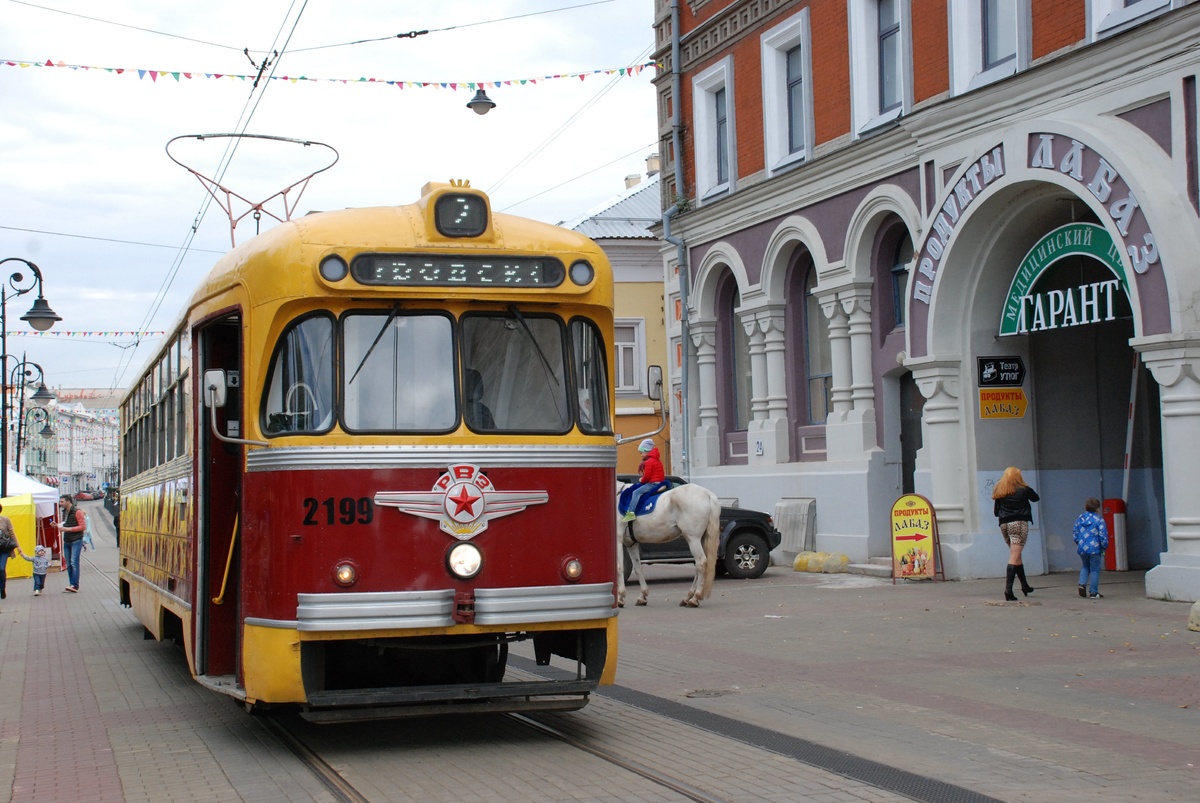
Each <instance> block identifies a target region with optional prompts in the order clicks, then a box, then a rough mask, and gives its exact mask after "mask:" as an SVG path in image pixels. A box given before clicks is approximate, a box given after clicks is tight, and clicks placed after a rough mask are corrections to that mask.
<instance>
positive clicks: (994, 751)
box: [617, 566, 1200, 803]
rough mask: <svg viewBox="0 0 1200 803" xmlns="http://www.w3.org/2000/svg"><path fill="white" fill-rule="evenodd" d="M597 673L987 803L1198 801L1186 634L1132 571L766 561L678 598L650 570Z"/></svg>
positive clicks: (1197, 665) (1196, 667)
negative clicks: (943, 573)
mask: <svg viewBox="0 0 1200 803" xmlns="http://www.w3.org/2000/svg"><path fill="white" fill-rule="evenodd" d="M649 571H650V573H651V574H652V575H653V576H656V577H657V578H658V579H657V581H656V582H653V583H652V584H651V602H650V605H649V606H648V607H646V608H633V609H629V608H627V609H625V610H624V611H623V612H622V614H621V659H620V669H619V671H618V673H617V683H618V685H620V686H625V687H629V688H633V689H637V690H639V691H643V692H647V693H650V694H654V695H658V696H661V697H665V698H668V699H673V700H677V701H684V702H686V703H687V704H688V705H690V706H694V707H697V708H701V709H704V710H707V711H711V712H714V713H718V714H722V715H725V716H728V717H732V718H735V719H739V720H744V721H749V722H754V723H756V724H758V725H761V726H764V727H767V728H771V729H773V730H777V731H780V732H781V733H786V734H791V735H793V736H798V737H803V738H804V739H808V740H811V741H813V742H817V743H819V744H822V745H825V746H829V747H834V748H839V749H842V750H845V751H847V752H849V753H853V754H855V755H857V756H862V757H865V758H869V759H872V760H875V761H879V762H882V763H885V764H888V765H889V766H893V767H898V768H903V769H906V770H908V771H910V772H916V773H919V774H927V775H929V776H930V777H933V778H938V779H941V780H943V781H946V782H948V783H952V784H955V785H958V786H962V787H965V788H967V789H970V790H974V791H976V792H979V793H982V794H986V795H990V796H993V797H996V798H1000V799H1003V800H1028V801H1056V802H1058V803H1061V802H1062V801H1075V800H1080V801H1083V800H1095V799H1103V800H1105V801H1110V800H1131V801H1132V800H1138V801H1150V800H1153V801H1194V800H1198V799H1200V791H1198V790H1200V682H1198V681H1200V633H1196V632H1193V631H1189V630H1188V629H1187V620H1188V613H1189V610H1190V605H1189V604H1187V603H1178V602H1162V601H1157V600H1148V599H1146V598H1145V596H1144V589H1145V585H1144V575H1143V573H1141V572H1121V573H1115V572H1114V573H1107V572H1106V573H1104V574H1102V576H1101V592H1102V593H1103V594H1104V595H1105V596H1104V598H1103V599H1100V600H1091V599H1082V598H1080V597H1079V596H1078V594H1077V589H1076V581H1077V574H1076V573H1068V574H1058V575H1051V576H1042V577H1038V578H1032V579H1031V582H1032V583H1033V585H1034V586H1035V588H1036V589H1037V590H1035V591H1034V592H1033V593H1032V594H1031V595H1030V596H1029V597H1028V598H1022V599H1021V600H1020V601H1019V602H1015V603H1013V602H1009V603H1005V602H1003V596H1002V595H1003V583H1002V581H1000V580H977V581H965V582H949V583H946V582H903V581H902V582H901V583H900V584H897V585H893V584H892V582H891V581H890V580H878V579H874V578H867V577H863V576H860V575H847V574H838V575H822V574H807V573H795V572H792V571H790V569H786V568H781V567H772V568H771V569H769V570H768V573H767V574H766V575H765V576H764V577H762V578H760V579H758V580H751V581H735V580H720V579H719V580H718V581H717V583H716V584H715V586H714V592H713V595H712V597H711V598H710V599H709V600H707V601H705V602H704V603H702V605H701V607H700V608H698V609H695V610H693V609H685V608H680V607H678V600H679V599H680V598H681V597H682V594H683V589H684V588H685V587H686V583H687V582H688V580H689V578H690V569H687V568H682V567H665V566H663V567H651V568H650V570H649Z"/></svg>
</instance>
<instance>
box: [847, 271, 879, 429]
mask: <svg viewBox="0 0 1200 803" xmlns="http://www.w3.org/2000/svg"><path fill="white" fill-rule="evenodd" d="M838 298H839V300H840V301H841V303H842V309H843V310H844V311H845V313H846V316H847V318H848V319H849V322H850V325H849V332H850V366H851V381H850V399H851V403H852V406H853V409H854V410H855V411H856V412H859V413H863V412H865V411H867V410H874V409H875V380H874V371H873V370H872V368H871V288H870V287H869V286H856V287H855V288H854V289H852V290H849V291H846V292H842V293H839V295H838Z"/></svg>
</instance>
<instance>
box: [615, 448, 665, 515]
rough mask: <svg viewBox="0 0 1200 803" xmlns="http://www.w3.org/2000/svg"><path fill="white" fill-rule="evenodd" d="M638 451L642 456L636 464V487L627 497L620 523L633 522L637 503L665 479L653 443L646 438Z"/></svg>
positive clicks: (660, 460) (660, 459) (659, 458)
mask: <svg viewBox="0 0 1200 803" xmlns="http://www.w3.org/2000/svg"><path fill="white" fill-rule="evenodd" d="M638 451H639V452H641V454H642V462H641V463H640V464H638V485H636V486H635V487H634V489H633V491H632V492H631V493H630V495H629V508H628V509H627V510H626V511H625V515H624V516H623V517H622V519H621V521H633V520H634V518H636V516H637V514H636V513H635V512H634V511H636V510H637V506H638V502H640V501H641V498H642V497H643V496H645V494H646V492H647V491H649V490H650V489H651V488H653V487H654V486H655V485H657V484H658V483H660V482H663V481H664V480H666V478H667V472H666V470H664V469H663V464H662V458H661V457H660V456H659V453H658V447H657V446H655V445H654V441H653V440H652V439H650V438H646V439H645V440H644V441H642V442H641V443H639V444H638Z"/></svg>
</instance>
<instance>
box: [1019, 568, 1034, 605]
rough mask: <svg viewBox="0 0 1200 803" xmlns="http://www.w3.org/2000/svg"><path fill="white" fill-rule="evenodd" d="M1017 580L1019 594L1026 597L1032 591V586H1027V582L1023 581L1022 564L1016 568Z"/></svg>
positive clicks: (1023, 571)
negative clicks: (1019, 587)
mask: <svg viewBox="0 0 1200 803" xmlns="http://www.w3.org/2000/svg"><path fill="white" fill-rule="evenodd" d="M1017 579H1018V580H1020V581H1021V593H1022V594H1024V595H1025V596H1027V597H1028V596H1029V595H1030V593H1031V592H1032V591H1033V586H1031V585H1029V581H1027V580H1026V579H1025V564H1023V563H1022V564H1020V565H1018V566H1017Z"/></svg>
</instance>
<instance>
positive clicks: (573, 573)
mask: <svg viewBox="0 0 1200 803" xmlns="http://www.w3.org/2000/svg"><path fill="white" fill-rule="evenodd" d="M561 571H562V576H563V579H564V580H567V581H569V582H572V583H573V582H575V581H576V580H578V579H579V578H580V577H583V561H581V560H580V559H579V558H577V557H575V556H573V555H572V556H569V557H566V558H564V559H563V562H562V569H561Z"/></svg>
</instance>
